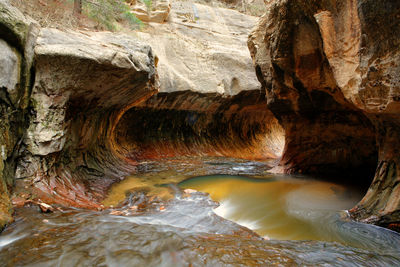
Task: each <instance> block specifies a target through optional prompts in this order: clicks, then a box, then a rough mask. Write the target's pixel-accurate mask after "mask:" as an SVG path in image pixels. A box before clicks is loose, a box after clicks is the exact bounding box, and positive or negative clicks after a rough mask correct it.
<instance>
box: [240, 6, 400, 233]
mask: <svg viewBox="0 0 400 267" xmlns="http://www.w3.org/2000/svg"><path fill="white" fill-rule="evenodd" d="M268 9H269V11H268V12H267V13H266V15H265V16H264V17H263V18H262V19H261V20H260V22H259V24H258V25H257V27H256V28H255V30H254V31H253V33H252V34H251V36H250V38H249V42H248V44H249V48H250V51H251V54H252V57H253V60H254V63H255V68H256V73H257V76H258V79H259V80H260V82H261V83H262V85H263V89H264V90H265V91H266V94H267V98H268V107H269V108H270V109H271V111H272V112H273V113H274V115H275V116H277V118H278V119H279V121H280V123H281V124H282V126H283V128H284V129H285V133H286V146H285V150H284V153H283V156H282V159H281V162H280V169H281V170H283V171H285V172H305V173H331V172H332V173H333V174H335V173H336V175H337V177H340V176H343V175H345V174H348V175H349V179H354V178H355V177H356V176H357V175H358V176H360V174H361V178H363V179H364V180H366V181H368V180H369V179H370V177H371V176H372V175H373V172H374V170H375V167H376V165H377V166H378V167H377V171H376V173H375V178H374V181H373V183H372V185H371V187H370V190H369V191H368V193H367V195H366V196H365V198H364V199H363V200H362V201H361V202H360V204H359V205H358V206H357V207H356V208H355V209H353V210H352V214H353V215H354V217H355V218H357V219H362V220H365V221H368V222H374V223H378V224H381V225H385V226H388V225H389V224H391V223H397V222H399V219H400V217H398V213H397V210H399V208H400V205H399V204H400V202H399V201H400V198H399V197H400V194H399V193H398V192H397V191H398V190H397V179H398V170H399V169H398V159H399V156H398V155H399V153H398V147H399V143H398V141H397V140H399V139H398V138H397V137H398V134H397V133H398V122H399V115H398V114H399V109H398V105H399V98H398V97H397V95H398V93H399V88H400V87H399V85H400V80H399V79H398V73H399V62H400V61H399V56H400V53H399V49H398V47H399V46H398V45H399V42H400V32H399V24H400V18H399V15H398V14H399V13H400V3H399V2H398V1H390V0H384V1H379V2H377V1H369V0H358V1H357V0H345V1H333V0H324V1H302V0H296V1H285V0H282V1H278V0H277V1H272V2H271V3H270V4H269V7H268ZM368 174H370V175H368ZM369 176H370V177H369Z"/></svg>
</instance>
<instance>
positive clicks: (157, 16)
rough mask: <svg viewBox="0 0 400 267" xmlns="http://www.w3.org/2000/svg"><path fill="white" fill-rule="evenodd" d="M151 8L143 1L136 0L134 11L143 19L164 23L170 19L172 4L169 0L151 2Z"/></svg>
mask: <svg viewBox="0 0 400 267" xmlns="http://www.w3.org/2000/svg"><path fill="white" fill-rule="evenodd" d="M151 3H152V5H151V9H150V10H148V8H147V7H146V5H145V4H144V3H142V2H136V3H135V5H134V6H133V8H132V13H133V14H134V15H135V16H136V17H137V18H138V19H140V20H141V21H144V22H155V23H164V22H166V21H167V20H168V16H169V12H170V10H171V4H170V1H169V0H159V1H152V2H151Z"/></svg>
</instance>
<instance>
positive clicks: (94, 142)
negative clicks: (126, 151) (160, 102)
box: [17, 29, 157, 208]
mask: <svg viewBox="0 0 400 267" xmlns="http://www.w3.org/2000/svg"><path fill="white" fill-rule="evenodd" d="M34 53H35V70H36V71H35V75H36V76H35V84H34V86H33V90H32V95H31V108H32V112H31V116H30V125H29V128H28V130H27V134H26V136H25V139H24V146H25V147H26V151H25V156H24V157H22V158H21V159H20V162H19V166H20V167H18V168H17V176H18V177H21V178H25V179H26V178H29V179H32V181H33V182H34V187H35V189H34V193H35V194H36V195H38V196H39V197H40V198H42V199H43V200H45V201H46V202H47V203H61V204H65V205H73V206H80V207H89V208H101V206H100V205H99V204H98V203H95V202H96V201H95V199H98V198H101V197H102V194H103V192H104V190H105V188H106V187H108V186H109V184H110V183H112V182H113V181H114V180H115V179H119V177H120V176H121V175H122V174H121V173H120V172H127V170H128V169H131V168H132V167H126V169H125V167H124V166H125V165H128V164H127V163H126V162H125V161H124V160H123V159H121V156H120V155H119V153H120V152H121V151H123V149H121V148H119V146H118V144H116V143H114V141H113V128H114V127H115V124H116V123H118V120H119V117H120V116H121V115H120V114H122V113H123V112H124V110H125V109H127V108H129V107H130V106H132V105H135V104H137V103H139V102H141V101H143V100H145V99H146V98H148V97H150V96H151V95H152V94H154V93H155V92H156V90H157V80H156V79H157V74H156V70H155V66H154V56H153V54H152V50H151V48H150V47H149V46H147V45H144V44H142V43H140V42H139V41H137V40H136V39H135V38H132V37H131V36H128V35H124V34H113V33H109V32H108V33H107V32H102V33H94V32H72V31H69V32H64V31H59V30H56V29H42V30H41V31H40V34H39V37H38V39H37V44H36V46H35V49H34ZM117 174H118V175H117ZM88 181H90V182H88ZM55 192H56V193H55ZM96 192H97V193H96ZM100 192H101V193H100ZM54 193H55V194H54Z"/></svg>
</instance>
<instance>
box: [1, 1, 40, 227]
mask: <svg viewBox="0 0 400 267" xmlns="http://www.w3.org/2000/svg"><path fill="white" fill-rule="evenodd" d="M37 30H38V26H37V24H36V23H35V22H33V21H32V20H31V19H29V18H26V17H25V16H24V15H23V14H22V13H21V12H19V10H18V9H16V8H14V7H12V6H11V5H10V4H9V3H8V2H7V1H4V0H2V1H0V114H1V115H0V116H1V119H0V153H1V158H0V230H1V229H2V227H3V226H4V225H5V224H6V223H9V222H10V221H11V219H12V218H11V212H12V208H11V203H10V198H9V192H10V189H11V188H12V187H13V184H14V171H15V162H16V157H17V156H18V148H19V146H20V144H21V141H22V135H23V132H24V127H25V126H26V120H25V114H26V111H27V110H26V109H27V103H28V102H29V88H30V66H31V64H32V58H33V54H32V49H33V45H34V41H35V38H36V33H37Z"/></svg>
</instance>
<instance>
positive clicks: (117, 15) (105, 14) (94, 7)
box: [75, 0, 143, 31]
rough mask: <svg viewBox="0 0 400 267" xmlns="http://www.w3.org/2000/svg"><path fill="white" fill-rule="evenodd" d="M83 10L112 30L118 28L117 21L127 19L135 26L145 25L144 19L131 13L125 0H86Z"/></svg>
mask: <svg viewBox="0 0 400 267" xmlns="http://www.w3.org/2000/svg"><path fill="white" fill-rule="evenodd" d="M75 1H77V0H75ZM83 10H84V11H83V12H84V13H86V15H87V16H88V17H90V18H91V19H93V20H95V21H97V22H98V23H99V24H100V25H104V26H105V27H106V28H107V29H108V30H111V31H114V30H116V29H117V26H116V25H117V24H116V23H117V22H120V21H126V22H128V23H129V24H130V26H131V27H134V28H138V27H139V28H140V27H142V25H143V23H142V21H141V20H140V19H138V18H137V17H136V16H135V15H134V14H133V13H131V10H130V8H129V5H128V4H127V3H126V2H125V1H123V0H90V1H89V0H84V1H83Z"/></svg>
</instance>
